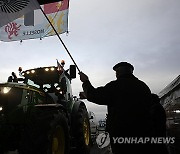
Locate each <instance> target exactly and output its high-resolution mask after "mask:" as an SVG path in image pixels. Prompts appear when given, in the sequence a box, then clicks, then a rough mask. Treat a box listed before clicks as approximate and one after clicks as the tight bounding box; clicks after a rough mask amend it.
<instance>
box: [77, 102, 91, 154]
mask: <svg viewBox="0 0 180 154" xmlns="http://www.w3.org/2000/svg"><path fill="white" fill-rule="evenodd" d="M76 128H77V129H76V135H75V138H76V141H77V153H82V154H89V152H90V141H91V132H90V123H89V117H88V112H87V109H86V107H85V106H83V105H80V107H79V109H78V113H77V119H76Z"/></svg>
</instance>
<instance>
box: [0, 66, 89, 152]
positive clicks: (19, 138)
mask: <svg viewBox="0 0 180 154" xmlns="http://www.w3.org/2000/svg"><path fill="white" fill-rule="evenodd" d="M19 71H20V75H21V77H20V78H17V76H16V75H15V73H12V76H10V77H9V78H8V82H7V83H1V84H0V153H2V154H3V153H6V152H8V151H17V152H18V153H19V154H68V153H73V154H74V153H78V154H88V153H89V151H90V140H91V139H90V134H91V133H90V125H89V117H88V112H87V109H86V106H85V104H84V103H83V102H82V101H80V100H78V98H77V97H73V95H72V89H71V80H72V79H74V78H75V77H76V68H75V66H74V65H71V66H70V68H69V69H68V70H66V71H65V70H64V62H62V63H61V64H59V63H58V66H57V67H55V66H51V67H40V68H36V69H30V70H26V71H22V69H21V68H20V69H19Z"/></svg>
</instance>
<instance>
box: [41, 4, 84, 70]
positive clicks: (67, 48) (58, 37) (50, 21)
mask: <svg viewBox="0 0 180 154" xmlns="http://www.w3.org/2000/svg"><path fill="white" fill-rule="evenodd" d="M40 9H41V11H42V13H43V14H44V16H45V17H46V19H47V20H48V22H49V24H50V25H51V27H52V29H53V30H54V32H55V33H56V35H57V37H58V38H59V40H60V42H61V43H62V45H63V46H64V48H65V50H66V51H67V53H68V55H69V56H70V58H71V60H72V61H73V63H74V65H75V66H76V68H77V69H78V71H79V72H81V71H80V69H79V67H78V66H77V64H76V62H75V61H74V59H73V57H72V55H71V54H70V52H69V50H68V48H67V47H66V45H65V44H64V42H63V40H62V39H61V37H60V36H59V34H58V32H57V31H56V29H55V27H54V26H53V24H52V23H51V21H50V20H49V18H48V17H47V15H46V14H45V13H44V11H43V9H42V8H41V6H40Z"/></svg>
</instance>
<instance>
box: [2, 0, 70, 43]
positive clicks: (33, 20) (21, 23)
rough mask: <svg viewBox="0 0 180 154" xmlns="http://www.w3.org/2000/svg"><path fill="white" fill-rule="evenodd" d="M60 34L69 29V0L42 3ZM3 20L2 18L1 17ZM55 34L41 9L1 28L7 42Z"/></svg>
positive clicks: (3, 39)
mask: <svg viewBox="0 0 180 154" xmlns="http://www.w3.org/2000/svg"><path fill="white" fill-rule="evenodd" d="M41 8H42V10H43V11H44V12H45V14H46V15H47V17H48V18H49V20H50V22H51V23H52V25H53V26H54V27H55V29H56V30H57V32H58V34H62V33H64V32H67V31H68V11H69V10H68V9H69V0H63V1H59V2H54V3H49V4H44V5H41ZM0 20H1V19H0ZM52 35H55V32H54V30H53V29H52V27H51V26H50V24H49V23H48V21H47V19H46V18H45V17H44V15H43V13H42V12H41V10H40V9H34V10H31V11H28V12H26V13H25V14H24V15H23V16H21V17H20V18H17V19H16V20H13V21H11V22H9V23H8V24H6V25H4V26H3V27H1V28H0V40H1V41H5V42H10V41H18V40H27V39H36V38H44V37H48V36H52Z"/></svg>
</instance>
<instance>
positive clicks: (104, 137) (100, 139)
mask: <svg viewBox="0 0 180 154" xmlns="http://www.w3.org/2000/svg"><path fill="white" fill-rule="evenodd" d="M96 143H97V145H98V148H100V149H102V148H105V147H107V146H108V145H109V144H110V137H109V133H107V132H105V133H101V134H99V135H98V136H97V138H96Z"/></svg>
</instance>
